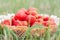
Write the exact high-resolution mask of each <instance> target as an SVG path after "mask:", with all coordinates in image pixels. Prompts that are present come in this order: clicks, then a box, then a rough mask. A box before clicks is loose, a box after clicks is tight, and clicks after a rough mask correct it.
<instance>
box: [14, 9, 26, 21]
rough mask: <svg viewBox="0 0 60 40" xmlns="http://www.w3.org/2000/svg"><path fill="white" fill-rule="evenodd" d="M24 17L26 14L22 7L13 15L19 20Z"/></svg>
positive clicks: (22, 19)
mask: <svg viewBox="0 0 60 40" xmlns="http://www.w3.org/2000/svg"><path fill="white" fill-rule="evenodd" d="M26 17H27V15H26V14H25V11H24V10H23V9H21V10H19V11H18V12H17V13H16V15H15V19H16V20H21V21H24V20H25V18H26Z"/></svg>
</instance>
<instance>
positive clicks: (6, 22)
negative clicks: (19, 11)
mask: <svg viewBox="0 0 60 40" xmlns="http://www.w3.org/2000/svg"><path fill="white" fill-rule="evenodd" d="M1 23H2V24H5V25H11V20H4V21H2V22H1Z"/></svg>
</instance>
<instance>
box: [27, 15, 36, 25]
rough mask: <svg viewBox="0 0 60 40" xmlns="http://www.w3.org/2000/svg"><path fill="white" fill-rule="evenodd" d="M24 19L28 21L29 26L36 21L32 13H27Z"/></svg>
mask: <svg viewBox="0 0 60 40" xmlns="http://www.w3.org/2000/svg"><path fill="white" fill-rule="evenodd" d="M26 20H27V21H28V22H29V23H30V26H32V25H33V24H34V23H35V22H36V17H35V16H32V15H28V17H27V18H26Z"/></svg>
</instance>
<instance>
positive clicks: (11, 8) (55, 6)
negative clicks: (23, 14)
mask: <svg viewBox="0 0 60 40" xmlns="http://www.w3.org/2000/svg"><path fill="white" fill-rule="evenodd" d="M29 7H35V8H37V9H38V10H39V13H43V14H50V15H51V14H54V15H57V16H60V0H0V14H4V13H7V12H10V13H12V12H13V13H16V12H17V11H18V10H19V9H20V8H26V9H27V8H29Z"/></svg>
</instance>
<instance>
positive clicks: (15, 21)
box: [12, 19, 22, 26]
mask: <svg viewBox="0 0 60 40" xmlns="http://www.w3.org/2000/svg"><path fill="white" fill-rule="evenodd" d="M12 26H22V24H21V22H20V21H19V20H15V19H12Z"/></svg>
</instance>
